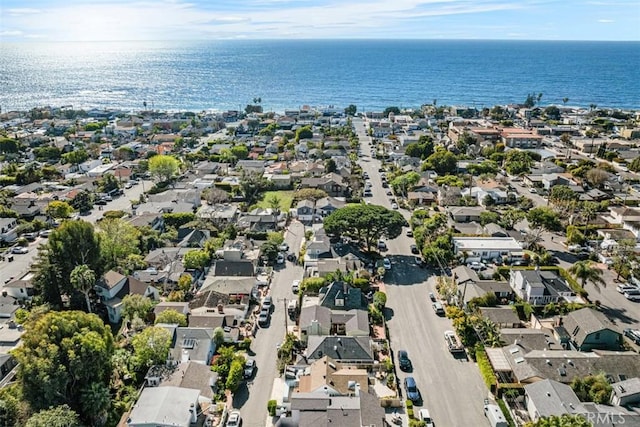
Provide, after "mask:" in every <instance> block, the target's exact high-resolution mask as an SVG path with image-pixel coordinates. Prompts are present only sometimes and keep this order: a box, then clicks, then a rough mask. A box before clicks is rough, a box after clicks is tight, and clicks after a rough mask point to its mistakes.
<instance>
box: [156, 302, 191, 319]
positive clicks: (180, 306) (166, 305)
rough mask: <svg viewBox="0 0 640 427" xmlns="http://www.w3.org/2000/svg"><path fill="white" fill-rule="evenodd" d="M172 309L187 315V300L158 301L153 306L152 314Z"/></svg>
mask: <svg viewBox="0 0 640 427" xmlns="http://www.w3.org/2000/svg"><path fill="white" fill-rule="evenodd" d="M167 310H173V311H176V312H178V313H181V314H184V315H185V316H187V315H188V314H189V303H188V302H172V301H160V302H159V303H158V304H156V305H155V307H153V314H155V315H156V316H157V315H158V314H160V313H162V312H163V311H167Z"/></svg>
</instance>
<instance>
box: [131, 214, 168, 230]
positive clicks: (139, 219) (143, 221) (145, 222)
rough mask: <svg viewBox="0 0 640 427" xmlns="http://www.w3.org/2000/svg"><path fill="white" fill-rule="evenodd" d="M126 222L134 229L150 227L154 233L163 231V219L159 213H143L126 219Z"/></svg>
mask: <svg viewBox="0 0 640 427" xmlns="http://www.w3.org/2000/svg"><path fill="white" fill-rule="evenodd" d="M126 221H127V222H128V223H129V224H131V225H133V226H134V227H151V229H152V230H154V231H163V230H164V219H163V217H162V215H161V214H159V213H145V214H141V215H136V216H133V217H131V218H127V219H126Z"/></svg>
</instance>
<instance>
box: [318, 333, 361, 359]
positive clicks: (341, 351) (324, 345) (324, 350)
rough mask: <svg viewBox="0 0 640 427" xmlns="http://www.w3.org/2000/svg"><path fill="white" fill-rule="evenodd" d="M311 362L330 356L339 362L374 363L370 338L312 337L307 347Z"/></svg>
mask: <svg viewBox="0 0 640 427" xmlns="http://www.w3.org/2000/svg"><path fill="white" fill-rule="evenodd" d="M307 351H308V354H309V356H308V358H309V359H311V360H315V359H320V358H321V357H324V356H329V357H331V358H332V359H335V360H337V361H344V360H347V361H348V360H351V361H357V360H361V361H365V362H373V352H372V351H371V342H370V340H369V337H347V336H313V335H312V336H310V337H309V342H308V346H307Z"/></svg>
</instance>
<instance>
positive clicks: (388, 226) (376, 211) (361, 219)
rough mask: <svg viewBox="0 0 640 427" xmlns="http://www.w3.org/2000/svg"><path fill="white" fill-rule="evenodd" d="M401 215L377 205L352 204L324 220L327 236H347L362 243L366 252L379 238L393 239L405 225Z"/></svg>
mask: <svg viewBox="0 0 640 427" xmlns="http://www.w3.org/2000/svg"><path fill="white" fill-rule="evenodd" d="M406 223H407V222H406V221H405V219H404V217H403V216H402V214H400V213H399V212H397V211H393V210H389V209H387V208H385V207H383V206H378V205H364V204H354V205H347V206H345V207H343V208H340V209H337V210H336V211H334V212H332V213H331V214H330V215H329V216H327V218H325V220H324V229H325V231H326V232H327V233H328V234H331V235H335V236H347V237H351V238H353V239H356V240H358V241H360V242H362V243H364V245H365V247H366V248H367V250H368V251H370V250H371V246H372V244H374V243H375V242H376V241H377V240H378V239H380V238H381V237H383V236H384V237H386V238H388V239H393V238H396V237H398V236H399V235H400V234H401V233H402V227H404V226H405V225H406Z"/></svg>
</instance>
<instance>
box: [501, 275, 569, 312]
mask: <svg viewBox="0 0 640 427" xmlns="http://www.w3.org/2000/svg"><path fill="white" fill-rule="evenodd" d="M509 285H510V286H511V288H512V289H513V290H514V292H515V293H516V295H517V296H519V297H520V298H522V299H523V300H524V301H526V302H528V303H529V304H533V305H546V304H549V303H558V302H560V301H571V300H573V299H574V297H575V293H574V292H573V291H572V290H571V288H569V286H568V285H567V283H566V282H565V281H564V280H563V279H561V278H560V277H559V276H558V275H557V274H556V273H555V272H553V271H548V270H539V269H535V270H511V271H510V272H509Z"/></svg>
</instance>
